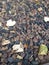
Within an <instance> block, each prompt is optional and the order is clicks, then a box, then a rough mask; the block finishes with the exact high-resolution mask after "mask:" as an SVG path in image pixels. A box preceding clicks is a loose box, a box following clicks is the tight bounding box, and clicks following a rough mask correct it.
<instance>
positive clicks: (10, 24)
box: [6, 19, 16, 27]
mask: <svg viewBox="0 0 49 65" xmlns="http://www.w3.org/2000/svg"><path fill="white" fill-rule="evenodd" d="M15 24H16V21H12V19H9V20H7V24H6V26H8V27H9V26H14V25H15Z"/></svg>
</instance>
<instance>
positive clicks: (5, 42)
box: [2, 39, 10, 45]
mask: <svg viewBox="0 0 49 65" xmlns="http://www.w3.org/2000/svg"><path fill="white" fill-rule="evenodd" d="M9 43H10V41H9V40H6V39H3V41H2V45H7V44H9Z"/></svg>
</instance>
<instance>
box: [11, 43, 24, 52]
mask: <svg viewBox="0 0 49 65" xmlns="http://www.w3.org/2000/svg"><path fill="white" fill-rule="evenodd" d="M12 48H13V50H16V52H23V51H24V49H23V45H22V44H21V43H20V44H15V45H13V47H12Z"/></svg>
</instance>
